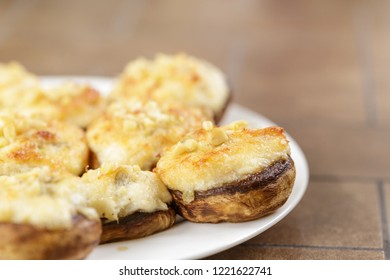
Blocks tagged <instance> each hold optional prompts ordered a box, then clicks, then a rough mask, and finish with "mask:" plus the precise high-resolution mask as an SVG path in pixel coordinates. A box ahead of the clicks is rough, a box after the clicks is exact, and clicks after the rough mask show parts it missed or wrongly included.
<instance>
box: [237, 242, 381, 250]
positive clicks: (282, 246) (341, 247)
mask: <svg viewBox="0 0 390 280" xmlns="http://www.w3.org/2000/svg"><path fill="white" fill-rule="evenodd" d="M239 246H242V247H251V246H252V247H259V248H300V249H319V250H352V251H375V252H380V251H383V249H382V248H371V247H347V246H314V245H296V244H291V245H283V244H240V245H239Z"/></svg>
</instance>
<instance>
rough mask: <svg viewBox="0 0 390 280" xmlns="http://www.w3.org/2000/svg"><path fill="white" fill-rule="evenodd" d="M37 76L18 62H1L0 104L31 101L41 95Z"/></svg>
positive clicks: (8, 104)
mask: <svg viewBox="0 0 390 280" xmlns="http://www.w3.org/2000/svg"><path fill="white" fill-rule="evenodd" d="M38 88H39V82H38V79H37V77H35V76H34V75H32V74H31V73H29V72H27V71H26V69H24V67H23V66H22V65H20V64H18V63H16V62H11V63H8V64H3V63H0V106H4V107H6V106H10V105H11V106H12V105H13V104H18V103H20V102H26V103H31V102H33V101H34V100H35V99H37V98H39V97H40V91H39V90H38Z"/></svg>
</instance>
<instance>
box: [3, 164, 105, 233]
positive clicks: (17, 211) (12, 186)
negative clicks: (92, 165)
mask: <svg viewBox="0 0 390 280" xmlns="http://www.w3.org/2000/svg"><path fill="white" fill-rule="evenodd" d="M74 178H78V177H74ZM74 178H73V176H64V177H57V176H54V175H53V171H52V170H50V169H49V168H40V169H38V168H37V169H33V170H30V171H29V172H27V173H21V174H17V175H14V176H0V185H1V187H0V222H6V223H16V224H30V225H34V226H37V227H40V228H46V229H67V228H70V227H71V226H72V218H73V217H74V216H75V215H77V214H81V215H84V216H85V217H87V218H88V219H98V215H97V213H96V211H95V210H94V209H93V208H90V207H87V206H86V204H87V200H86V198H85V197H84V196H83V195H81V194H78V193H74V192H70V191H67V192H65V191H64V189H65V188H66V189H68V190H70V189H72V188H75V187H74V185H75V184H77V183H78V181H77V179H76V180H74ZM65 186H66V187H65ZM72 186H73V187H72ZM77 188H79V186H78V187H77Z"/></svg>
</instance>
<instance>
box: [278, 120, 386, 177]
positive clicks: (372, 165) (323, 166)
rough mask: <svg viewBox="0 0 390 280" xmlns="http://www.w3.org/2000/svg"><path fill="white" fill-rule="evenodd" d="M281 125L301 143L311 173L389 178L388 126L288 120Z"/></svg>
mask: <svg viewBox="0 0 390 280" xmlns="http://www.w3.org/2000/svg"><path fill="white" fill-rule="evenodd" d="M280 125H283V126H284V127H285V129H286V131H287V132H289V133H290V134H291V135H292V137H293V138H295V140H297V141H298V143H299V144H300V145H301V147H302V149H303V151H304V153H305V154H306V156H307V158H308V161H309V165H310V172H311V174H315V175H318V174H319V175H325V174H328V175H336V176H344V177H345V176H347V177H348V176H354V177H359V178H362V177H373V178H377V177H381V176H383V177H386V178H388V177H389V166H390V147H389V143H390V130H389V129H379V128H366V127H361V126H359V125H358V126H353V125H351V126H349V125H347V126H344V125H333V124H324V125H313V124H310V123H309V124H307V123H305V122H301V123H298V122H289V121H287V122H281V123H280Z"/></svg>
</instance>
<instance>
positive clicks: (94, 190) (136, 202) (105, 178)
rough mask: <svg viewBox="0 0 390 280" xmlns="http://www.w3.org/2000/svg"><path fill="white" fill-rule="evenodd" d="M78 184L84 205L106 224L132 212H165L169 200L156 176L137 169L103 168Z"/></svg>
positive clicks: (126, 167)
mask: <svg viewBox="0 0 390 280" xmlns="http://www.w3.org/2000/svg"><path fill="white" fill-rule="evenodd" d="M82 181H83V183H85V185H86V186H85V188H84V192H85V195H86V196H87V198H88V205H90V206H91V207H93V208H95V209H96V210H97V212H98V213H99V215H100V217H102V218H106V219H107V220H109V221H113V220H118V219H119V218H122V217H126V216H129V215H131V214H133V213H135V212H147V213H150V212H155V211H158V210H167V209H168V205H167V204H168V203H170V202H171V200H172V198H171V195H170V194H169V191H168V189H167V188H166V187H165V185H164V184H163V183H162V182H161V181H160V179H159V178H158V177H157V176H156V174H154V173H152V172H150V171H141V169H140V168H139V167H138V166H129V165H122V166H119V165H112V164H104V165H103V166H102V167H101V168H99V169H96V170H89V171H88V172H87V173H85V174H84V175H83V176H82Z"/></svg>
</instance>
